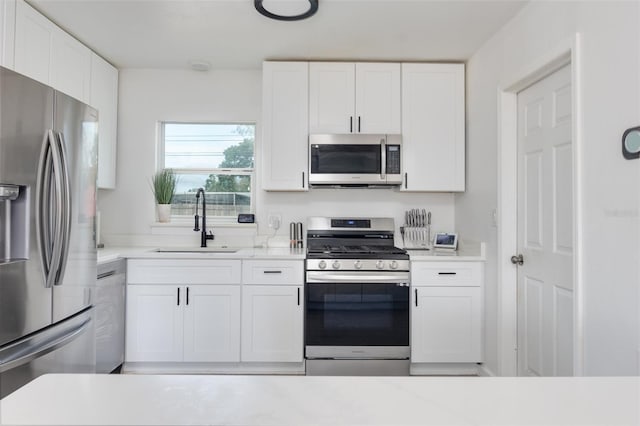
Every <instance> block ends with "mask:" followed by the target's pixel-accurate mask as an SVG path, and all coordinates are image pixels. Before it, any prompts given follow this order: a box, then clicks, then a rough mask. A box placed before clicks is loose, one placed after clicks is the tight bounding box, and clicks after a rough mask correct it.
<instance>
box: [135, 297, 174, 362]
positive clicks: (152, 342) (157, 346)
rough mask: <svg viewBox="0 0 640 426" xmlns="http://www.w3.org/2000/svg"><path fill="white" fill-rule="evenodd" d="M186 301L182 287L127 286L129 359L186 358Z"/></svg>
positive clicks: (163, 359) (147, 360)
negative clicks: (183, 352)
mask: <svg viewBox="0 0 640 426" xmlns="http://www.w3.org/2000/svg"><path fill="white" fill-rule="evenodd" d="M178 292H180V295H179V296H178V294H179V293H178ZM183 303H184V290H183V289H182V288H181V287H178V286H174V285H129V286H127V324H126V345H125V348H126V349H125V352H126V354H125V359H126V361H127V362H152V361H166V362H170V361H182V334H183V333H182V330H183V319H182V315H183V312H182V306H183Z"/></svg>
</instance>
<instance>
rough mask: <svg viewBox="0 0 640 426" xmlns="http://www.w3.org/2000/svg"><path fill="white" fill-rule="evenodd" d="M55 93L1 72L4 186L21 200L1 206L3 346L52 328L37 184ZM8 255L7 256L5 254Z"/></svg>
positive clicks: (0, 159)
mask: <svg viewBox="0 0 640 426" xmlns="http://www.w3.org/2000/svg"><path fill="white" fill-rule="evenodd" d="M53 97H54V94H53V90H52V89H51V88H49V87H46V86H44V85H42V84H40V83H37V82H35V81H33V80H31V79H29V78H26V77H24V76H22V75H20V74H16V73H14V72H12V71H9V70H7V69H4V68H1V67H0V183H1V184H10V185H17V186H18V187H19V188H20V195H19V198H18V199H17V200H15V201H11V205H10V206H9V207H7V204H8V203H7V202H6V201H0V247H3V248H4V247H7V246H8V245H7V239H10V243H11V242H12V244H9V245H10V246H12V247H13V249H16V248H17V247H18V246H20V249H19V250H17V251H18V252H20V254H19V255H18V257H19V259H11V258H12V257H13V255H12V254H11V251H12V250H13V249H9V252H8V253H5V252H4V251H3V256H2V258H3V259H2V261H0V346H2V345H4V344H6V343H8V342H10V341H13V340H15V339H18V338H20V337H21V336H24V335H25V334H29V333H32V332H34V331H36V330H39V329H41V328H43V327H46V326H48V325H49V324H51V315H52V312H51V311H52V307H51V289H49V288H46V287H45V275H44V271H43V269H42V261H41V259H40V249H39V245H38V238H37V234H36V231H35V230H36V226H35V216H36V214H37V212H36V208H35V206H36V204H37V200H36V192H37V191H36V180H37V176H38V171H39V168H41V166H42V164H41V162H40V152H41V149H42V146H43V143H44V142H45V139H44V138H45V135H46V134H47V130H48V129H51V128H52V127H53ZM3 250H4V249H3ZM5 251H6V250H5Z"/></svg>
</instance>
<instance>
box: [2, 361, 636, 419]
mask: <svg viewBox="0 0 640 426" xmlns="http://www.w3.org/2000/svg"><path fill="white" fill-rule="evenodd" d="M639 401H640V377H577V378H566V377H562V378H560V377H556V378H551V377H548V378H511V377H502V378H495V377H306V376H208V375H201V376H181V375H171V376H157V375H89V374H78V375H76V374H67V375H64V374H49V375H45V376H41V377H39V378H38V379H36V380H34V381H33V382H31V383H29V384H27V385H26V386H24V387H23V388H21V389H19V390H18V391H16V392H14V393H13V394H11V395H9V396H7V397H6V398H4V399H3V400H2V401H0V424H13V425H22V424H30V425H80V424H81V425H178V424H180V425H245V426H248V425H265V426H266V425H296V426H301V425H394V426H402V425H586V424H589V425H638V424H640V408H639Z"/></svg>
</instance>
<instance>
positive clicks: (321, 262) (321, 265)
mask: <svg viewBox="0 0 640 426" xmlns="http://www.w3.org/2000/svg"><path fill="white" fill-rule="evenodd" d="M326 267H327V262H325V261H324V260H321V261H320V262H318V268H320V269H325V268H326Z"/></svg>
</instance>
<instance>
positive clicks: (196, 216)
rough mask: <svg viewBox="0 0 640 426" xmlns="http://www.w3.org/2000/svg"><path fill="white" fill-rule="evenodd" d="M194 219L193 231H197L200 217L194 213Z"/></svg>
mask: <svg viewBox="0 0 640 426" xmlns="http://www.w3.org/2000/svg"><path fill="white" fill-rule="evenodd" d="M194 219H195V224H194V225H193V230H194V231H199V230H200V218H199V217H198V215H197V214H196V215H195V217H194Z"/></svg>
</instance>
